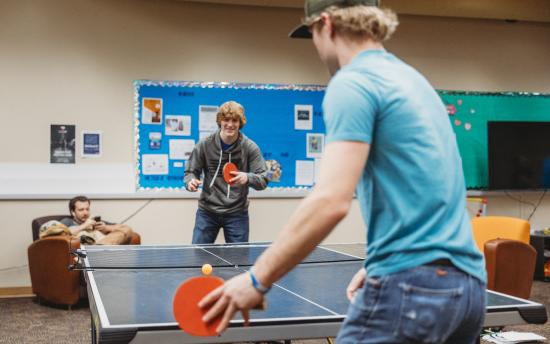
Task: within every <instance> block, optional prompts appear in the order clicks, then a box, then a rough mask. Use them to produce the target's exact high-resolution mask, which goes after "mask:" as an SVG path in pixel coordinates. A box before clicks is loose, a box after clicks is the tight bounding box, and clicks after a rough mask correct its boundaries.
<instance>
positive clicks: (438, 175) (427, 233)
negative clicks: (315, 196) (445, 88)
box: [323, 50, 486, 281]
mask: <svg viewBox="0 0 550 344" xmlns="http://www.w3.org/2000/svg"><path fill="white" fill-rule="evenodd" d="M323 111H324V119H325V125H326V128H327V137H326V141H327V143H330V142H335V141H361V142H366V143H368V144H370V153H369V157H368V160H367V163H366V165H365V169H364V171H363V173H362V176H361V178H360V180H359V183H358V185H357V190H356V192H357V197H358V200H359V204H360V207H361V212H362V215H363V218H364V221H365V224H366V226H367V259H366V262H365V266H366V268H367V272H368V274H369V276H381V275H386V274H391V273H395V272H398V271H402V270H406V269H410V268H413V267H416V266H419V265H422V264H426V263H428V262H431V261H433V260H436V259H440V258H448V259H450V260H451V261H452V262H453V264H454V265H455V266H457V267H458V268H459V269H461V270H463V271H465V272H466V273H468V274H470V275H473V276H475V277H477V278H479V279H480V280H483V281H485V279H486V276H485V274H486V273H485V264H484V261H483V256H482V255H481V253H480V252H479V251H478V249H477V247H476V244H475V242H474V239H473V236H472V230H471V225H470V219H469V217H468V214H467V212H466V188H465V183H464V175H463V172H462V162H461V159H460V156H459V152H458V147H457V144H456V139H455V134H454V133H453V131H452V128H451V124H450V121H449V118H448V115H447V112H446V110H445V106H444V105H443V103H442V101H441V99H440V98H439V96H438V94H437V93H436V92H435V90H434V89H433V87H432V86H431V85H430V84H429V83H428V81H427V80H426V79H425V78H424V77H423V76H422V75H421V74H420V73H418V72H417V71H416V70H415V69H414V68H412V67H410V66H409V65H407V64H405V63H404V62H402V61H401V60H399V59H398V58H396V57H395V56H394V55H393V54H390V53H388V52H386V51H385V50H365V51H363V52H361V53H360V54H359V55H358V56H356V57H355V58H354V59H353V60H352V61H351V63H349V64H348V65H346V66H344V67H343V68H342V69H341V70H340V71H338V73H336V75H335V76H334V77H333V78H332V80H331V81H330V83H329V85H328V87H327V90H326V94H325V98H324V101H323Z"/></svg>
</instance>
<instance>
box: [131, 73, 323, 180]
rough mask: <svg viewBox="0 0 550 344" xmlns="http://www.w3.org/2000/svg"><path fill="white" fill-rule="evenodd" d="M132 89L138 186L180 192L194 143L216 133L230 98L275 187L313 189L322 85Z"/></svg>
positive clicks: (143, 85)
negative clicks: (221, 110) (238, 106)
mask: <svg viewBox="0 0 550 344" xmlns="http://www.w3.org/2000/svg"><path fill="white" fill-rule="evenodd" d="M134 86H135V127H136V147H137V154H136V155H137V171H138V176H137V181H138V182H137V184H138V185H137V187H138V189H155V188H167V189H169V188H182V187H183V174H184V169H185V164H186V162H187V159H188V157H189V154H190V152H191V150H192V148H193V146H194V145H195V143H197V142H198V141H199V139H200V138H201V137H203V136H206V135H208V134H210V133H212V132H214V131H215V130H217V128H218V127H217V125H216V123H215V114H216V112H217V107H218V106H219V105H221V104H222V103H224V102H226V101H228V100H234V101H236V102H238V103H240V104H242V105H243V107H244V109H245V116H246V118H247V123H246V125H245V126H244V128H243V129H242V132H243V133H244V135H246V136H247V137H249V138H250V139H252V140H253V141H254V142H256V143H257V144H258V146H259V147H260V149H261V151H262V154H263V156H264V159H265V160H266V162H267V163H268V168H270V172H269V176H270V177H271V181H270V182H269V187H270V188H283V189H284V188H296V187H310V186H312V185H313V184H314V182H315V171H316V170H317V169H318V166H319V159H318V158H320V156H321V154H322V152H323V148H324V132H325V127H324V123H323V117H322V113H321V103H322V100H323V95H324V90H325V87H324V86H317V85H274V84H243V83H224V82H165V81H145V80H140V81H136V82H135V83H134Z"/></svg>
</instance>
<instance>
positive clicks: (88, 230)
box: [60, 196, 132, 245]
mask: <svg viewBox="0 0 550 344" xmlns="http://www.w3.org/2000/svg"><path fill="white" fill-rule="evenodd" d="M90 203H91V201H90V200H89V199H88V197H86V196H76V197H74V198H73V199H71V200H70V201H69V211H70V212H71V217H66V218H64V219H62V220H61V221H60V222H61V223H62V224H64V225H65V226H67V227H68V228H69V230H70V232H71V235H73V236H76V237H80V238H81V242H84V243H86V244H94V243H95V244H101V245H120V244H127V243H129V242H130V240H131V238H132V229H131V228H130V227H128V226H127V225H123V224H116V223H110V222H107V221H103V220H101V217H99V216H95V217H92V216H91V215H90Z"/></svg>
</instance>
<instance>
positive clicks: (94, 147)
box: [81, 131, 101, 158]
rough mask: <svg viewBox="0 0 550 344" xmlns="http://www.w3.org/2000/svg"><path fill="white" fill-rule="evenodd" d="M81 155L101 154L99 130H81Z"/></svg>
mask: <svg viewBox="0 0 550 344" xmlns="http://www.w3.org/2000/svg"><path fill="white" fill-rule="evenodd" d="M81 153H82V157H83V158H98V157H100V156H101V132H100V131H82V151H81Z"/></svg>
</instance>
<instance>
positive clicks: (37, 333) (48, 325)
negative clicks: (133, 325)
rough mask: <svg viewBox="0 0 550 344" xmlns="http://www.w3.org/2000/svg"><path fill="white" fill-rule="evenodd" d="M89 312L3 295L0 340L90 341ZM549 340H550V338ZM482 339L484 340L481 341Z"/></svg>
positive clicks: (538, 329)
mask: <svg viewBox="0 0 550 344" xmlns="http://www.w3.org/2000/svg"><path fill="white" fill-rule="evenodd" d="M531 299H532V300H534V301H536V302H540V303H544V304H545V305H546V308H547V310H550V283H545V282H537V281H535V282H534V284H533V289H532V295H531ZM505 330H506V331H512V330H514V331H523V332H534V333H537V334H539V335H542V336H544V337H546V338H548V339H550V323H547V324H545V325H521V326H508V327H506V328H505ZM90 341H91V337H90V313H89V310H88V306H87V304H85V303H83V304H81V305H77V306H76V307H74V308H73V309H72V310H70V311H69V310H67V309H63V308H55V307H51V306H44V305H39V304H37V303H36V302H35V301H34V300H33V299H30V298H8V299H0V343H2V344H8V343H9V344H15V343H17V344H19V343H25V344H32V343H48V344H65V343H71V344H72V343H90ZM548 342H550V340H549V341H548ZM293 343H295V344H306V343H307V344H325V343H327V341H326V340H308V341H293ZM482 343H485V342H483V341H482Z"/></svg>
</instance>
